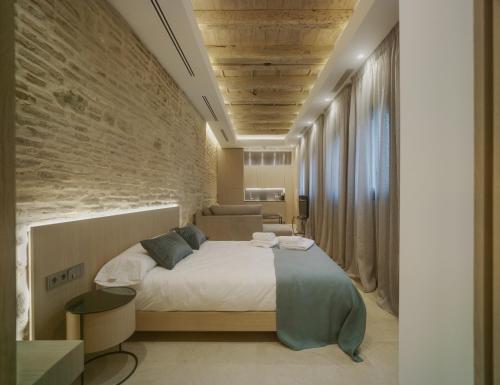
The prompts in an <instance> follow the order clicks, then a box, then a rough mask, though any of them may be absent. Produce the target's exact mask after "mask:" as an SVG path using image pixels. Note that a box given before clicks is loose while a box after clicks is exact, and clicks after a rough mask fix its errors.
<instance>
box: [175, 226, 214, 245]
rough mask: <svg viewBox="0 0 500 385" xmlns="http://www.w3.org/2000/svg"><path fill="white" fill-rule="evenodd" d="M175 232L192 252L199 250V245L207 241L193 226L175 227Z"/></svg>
mask: <svg viewBox="0 0 500 385" xmlns="http://www.w3.org/2000/svg"><path fill="white" fill-rule="evenodd" d="M175 232H176V233H177V234H179V235H180V236H181V237H182V238H184V240H185V241H186V242H187V243H188V244H189V246H191V248H192V249H194V250H199V248H200V246H201V244H202V243H203V242H205V241H206V240H207V237H206V236H205V234H203V232H202V231H201V230H200V229H199V228H198V227H196V226H195V225H187V226H184V227H177V228H176V229H175Z"/></svg>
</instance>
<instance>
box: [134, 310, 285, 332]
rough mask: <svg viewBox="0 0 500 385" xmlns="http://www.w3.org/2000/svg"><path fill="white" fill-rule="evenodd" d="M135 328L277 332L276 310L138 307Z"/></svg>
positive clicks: (185, 330) (146, 329)
mask: <svg viewBox="0 0 500 385" xmlns="http://www.w3.org/2000/svg"><path fill="white" fill-rule="evenodd" d="M135 314H136V327H135V329H136V331H177V332H180V331H182V332H194V331H196V332H274V331H276V312H274V311H225V312H224V311H193V312H190V311H189V312H186V311H165V312H154V311H136V313H135Z"/></svg>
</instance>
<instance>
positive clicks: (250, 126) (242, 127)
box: [233, 123, 293, 130]
mask: <svg viewBox="0 0 500 385" xmlns="http://www.w3.org/2000/svg"><path fill="white" fill-rule="evenodd" d="M233 124H234V127H235V128H236V129H237V130H289V129H290V128H291V127H292V125H293V124H289V123H284V124H283V123H282V124H267V123H248V124H235V123H233Z"/></svg>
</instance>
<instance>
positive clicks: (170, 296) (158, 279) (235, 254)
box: [136, 241, 276, 311]
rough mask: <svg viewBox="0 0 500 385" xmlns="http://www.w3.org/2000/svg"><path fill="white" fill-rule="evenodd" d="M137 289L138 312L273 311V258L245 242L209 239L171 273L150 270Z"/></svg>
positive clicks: (155, 269) (270, 252)
mask: <svg viewBox="0 0 500 385" xmlns="http://www.w3.org/2000/svg"><path fill="white" fill-rule="evenodd" d="M136 290H137V298H136V308H137V310H145V311H274V310H276V276H275V272H274V254H273V251H272V250H271V249H267V248H260V247H255V246H251V245H250V244H249V242H234V241H231V242H223V241H207V242H204V243H203V244H202V245H201V248H200V250H195V251H194V253H193V254H191V255H189V256H188V257H186V258H184V259H183V260H182V261H181V262H179V263H178V264H177V265H176V266H175V268H174V269H173V270H167V269H164V268H162V267H158V266H157V267H155V268H153V269H152V270H151V271H149V272H148V273H147V274H146V276H145V277H144V279H143V280H142V282H141V284H139V285H138V286H137V287H136Z"/></svg>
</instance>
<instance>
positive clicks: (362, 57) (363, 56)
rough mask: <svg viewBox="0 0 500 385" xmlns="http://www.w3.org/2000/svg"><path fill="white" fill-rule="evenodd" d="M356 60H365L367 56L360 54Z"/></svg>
mask: <svg viewBox="0 0 500 385" xmlns="http://www.w3.org/2000/svg"><path fill="white" fill-rule="evenodd" d="M356 58H357V59H358V60H361V59H364V58H365V54H364V53H358V56H356Z"/></svg>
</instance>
